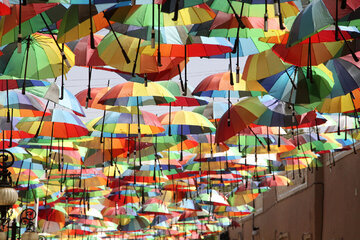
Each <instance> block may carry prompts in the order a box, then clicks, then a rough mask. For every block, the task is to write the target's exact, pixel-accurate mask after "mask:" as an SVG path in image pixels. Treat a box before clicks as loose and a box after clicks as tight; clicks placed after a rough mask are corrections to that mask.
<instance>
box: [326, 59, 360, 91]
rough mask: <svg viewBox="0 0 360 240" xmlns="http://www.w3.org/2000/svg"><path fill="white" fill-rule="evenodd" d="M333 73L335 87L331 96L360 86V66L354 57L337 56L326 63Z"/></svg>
mask: <svg viewBox="0 0 360 240" xmlns="http://www.w3.org/2000/svg"><path fill="white" fill-rule="evenodd" d="M325 66H326V67H327V68H328V69H329V70H330V71H331V72H332V74H333V78H334V82H335V84H334V87H333V89H332V91H331V93H330V97H331V98H334V97H339V96H343V95H346V94H348V93H350V92H351V91H353V90H355V89H357V88H359V87H360V82H359V77H358V76H360V68H359V67H358V66H357V65H356V62H355V61H354V60H353V59H352V58H350V59H349V58H344V57H342V58H335V59H331V60H329V61H328V62H327V63H326V65H325Z"/></svg>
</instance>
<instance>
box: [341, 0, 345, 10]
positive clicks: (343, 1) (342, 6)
mask: <svg viewBox="0 0 360 240" xmlns="http://www.w3.org/2000/svg"><path fill="white" fill-rule="evenodd" d="M345 8H346V0H342V1H341V9H345Z"/></svg>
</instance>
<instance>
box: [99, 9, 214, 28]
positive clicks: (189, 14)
mask: <svg viewBox="0 0 360 240" xmlns="http://www.w3.org/2000/svg"><path fill="white" fill-rule="evenodd" d="M160 7H161V6H160V5H157V4H155V5H152V4H144V5H135V6H128V7H118V6H117V5H115V6H114V7H112V8H110V9H108V10H107V11H106V12H105V17H106V18H108V19H109V20H111V21H114V22H119V23H123V24H128V25H135V26H152V25H155V26H176V25H190V24H196V23H201V22H206V21H209V20H211V19H212V18H213V17H214V16H215V14H214V13H213V12H212V11H211V9H210V8H209V7H208V6H207V5H206V4H201V5H197V6H193V7H188V8H184V9H181V10H179V12H178V19H177V21H173V17H174V15H173V14H168V13H161V14H160V24H158V20H159V19H158V16H159V12H158V11H159V9H160ZM152 21H154V23H155V24H153V22H152Z"/></svg>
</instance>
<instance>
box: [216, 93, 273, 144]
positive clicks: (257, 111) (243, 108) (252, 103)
mask: <svg viewBox="0 0 360 240" xmlns="http://www.w3.org/2000/svg"><path fill="white" fill-rule="evenodd" d="M266 110H267V108H266V106H265V105H264V104H262V103H261V98H260V97H248V98H244V99H242V100H241V101H239V102H238V103H237V104H235V105H233V106H232V107H231V108H230V109H229V110H228V111H227V112H226V113H225V114H224V115H223V117H222V118H221V119H220V121H219V124H218V127H217V131H216V142H224V141H225V140H226V139H229V138H230V137H232V136H235V135H236V134H237V133H238V132H240V131H241V130H243V129H245V128H247V127H248V126H249V125H250V124H251V123H253V122H254V121H255V120H257V119H258V118H259V117H260V116H261V115H262V114H263V113H264V112H265V111H266ZM220 133H221V134H220Z"/></svg>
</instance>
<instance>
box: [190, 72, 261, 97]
mask: <svg viewBox="0 0 360 240" xmlns="http://www.w3.org/2000/svg"><path fill="white" fill-rule="evenodd" d="M236 79H237V78H236V74H235V73H229V72H224V73H216V74H214V75H210V76H208V77H206V78H204V79H203V80H202V81H201V82H200V83H199V84H198V85H197V86H196V88H195V89H194V91H193V93H192V94H193V95H196V96H199V97H210V98H214V97H223V98H226V97H227V98H240V97H245V96H252V95H256V94H258V95H260V94H261V93H260V92H266V90H265V89H264V88H262V87H261V86H260V85H259V84H258V83H257V82H247V81H245V80H244V79H242V76H241V75H239V79H238V80H239V81H234V80H236Z"/></svg>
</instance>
